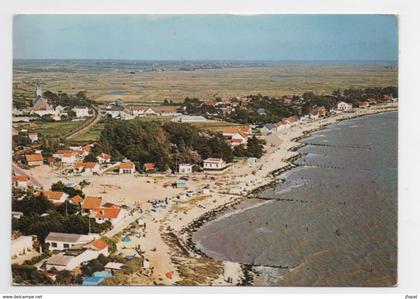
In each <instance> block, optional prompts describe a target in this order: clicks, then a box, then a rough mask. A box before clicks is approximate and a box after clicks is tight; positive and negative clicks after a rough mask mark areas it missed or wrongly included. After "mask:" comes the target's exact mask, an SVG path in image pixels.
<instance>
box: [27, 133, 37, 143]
mask: <svg viewBox="0 0 420 299" xmlns="http://www.w3.org/2000/svg"><path fill="white" fill-rule="evenodd" d="M28 138H29V139H30V140H31V142H36V141H38V133H37V132H29V133H28Z"/></svg>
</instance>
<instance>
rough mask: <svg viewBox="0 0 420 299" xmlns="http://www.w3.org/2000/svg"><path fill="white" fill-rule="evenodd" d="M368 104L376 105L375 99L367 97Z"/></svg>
mask: <svg viewBox="0 0 420 299" xmlns="http://www.w3.org/2000/svg"><path fill="white" fill-rule="evenodd" d="M368 103H369V105H376V104H378V102H377V101H376V100H375V99H369V100H368Z"/></svg>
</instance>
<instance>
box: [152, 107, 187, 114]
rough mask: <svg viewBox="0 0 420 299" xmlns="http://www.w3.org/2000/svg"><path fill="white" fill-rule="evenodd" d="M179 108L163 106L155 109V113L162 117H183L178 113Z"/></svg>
mask: <svg viewBox="0 0 420 299" xmlns="http://www.w3.org/2000/svg"><path fill="white" fill-rule="evenodd" d="M177 109H178V107H177V106H161V107H155V108H154V111H155V112H156V113H158V114H160V116H178V115H181V113H179V112H177Z"/></svg>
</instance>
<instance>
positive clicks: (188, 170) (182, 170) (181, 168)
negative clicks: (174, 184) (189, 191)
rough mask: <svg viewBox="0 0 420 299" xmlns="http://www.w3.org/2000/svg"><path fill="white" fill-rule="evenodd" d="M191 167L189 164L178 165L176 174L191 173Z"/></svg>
mask: <svg viewBox="0 0 420 299" xmlns="http://www.w3.org/2000/svg"><path fill="white" fill-rule="evenodd" d="M192 167H193V166H192V165H191V164H185V163H183V164H179V165H178V172H179V173H192Z"/></svg>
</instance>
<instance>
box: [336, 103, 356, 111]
mask: <svg viewBox="0 0 420 299" xmlns="http://www.w3.org/2000/svg"><path fill="white" fill-rule="evenodd" d="M352 108H353V105H352V104H349V103H346V102H339V103H338V104H337V109H338V110H340V111H349V110H351V109H352Z"/></svg>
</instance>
